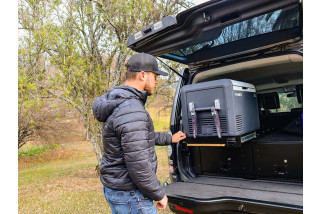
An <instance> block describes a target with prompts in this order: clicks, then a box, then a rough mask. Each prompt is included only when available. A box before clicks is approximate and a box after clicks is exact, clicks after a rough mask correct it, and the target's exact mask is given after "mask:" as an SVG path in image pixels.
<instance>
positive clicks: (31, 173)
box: [18, 108, 172, 214]
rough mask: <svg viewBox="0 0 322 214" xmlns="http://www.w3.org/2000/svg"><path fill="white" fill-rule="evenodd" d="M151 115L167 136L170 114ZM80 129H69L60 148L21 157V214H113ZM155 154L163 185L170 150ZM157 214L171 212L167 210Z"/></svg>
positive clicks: (159, 149)
mask: <svg viewBox="0 0 322 214" xmlns="http://www.w3.org/2000/svg"><path fill="white" fill-rule="evenodd" d="M148 111H149V113H150V115H151V118H152V119H153V121H154V126H155V131H160V132H168V127H169V118H170V114H169V112H165V111H161V110H160V109H157V108H149V109H148ZM71 123H72V124H75V121H72V122H71ZM80 127H81V126H78V127H70V129H69V131H68V132H69V133H70V134H69V135H68V136H67V138H66V136H65V137H64V138H62V139H60V142H64V143H60V147H59V148H55V149H52V150H48V151H46V152H44V153H42V154H39V155H33V156H19V172H18V173H19V175H18V176H19V178H18V187H19V189H18V192H19V195H18V199H19V202H18V205H19V207H18V211H19V213H33V214H34V213H77V214H79V213H85V214H86V213H111V211H110V208H109V206H108V204H107V202H106V201H105V198H104V195H103V193H102V184H101V182H100V179H99V177H98V176H97V174H96V171H95V166H96V163H97V162H96V157H95V153H94V150H93V147H92V144H91V143H90V142H88V141H80V139H81V138H82V131H83V130H81V129H80ZM65 142H68V143H65ZM56 143H59V142H56ZM31 144H33V143H31ZM156 152H157V156H158V171H157V176H158V179H159V180H160V182H161V183H163V182H164V181H165V180H166V178H167V177H168V174H169V173H168V158H167V147H156ZM158 213H172V212H171V211H170V210H169V209H167V210H165V211H158Z"/></svg>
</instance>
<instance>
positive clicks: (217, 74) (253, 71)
mask: <svg viewBox="0 0 322 214" xmlns="http://www.w3.org/2000/svg"><path fill="white" fill-rule="evenodd" d="M216 79H232V80H238V81H243V82H247V83H251V84H253V85H255V87H256V91H257V97H258V108H259V119H260V125H261V128H260V130H258V131H257V136H258V137H257V138H258V139H260V138H262V137H266V138H269V139H271V140H273V141H274V140H283V139H285V140H296V141H302V139H303V131H302V125H301V126H295V125H294V124H293V123H298V122H299V121H300V120H301V117H302V116H303V107H302V106H303V104H302V96H303V57H302V56H301V55H297V54H288V55H281V56H274V57H269V58H263V59H256V60H252V61H247V62H241V63H237V64H232V65H228V66H224V67H218V68H214V69H210V70H208V71H204V72H201V73H199V74H196V76H195V78H194V79H193V81H192V83H200V82H206V81H211V80H216ZM282 94H284V95H282ZM281 95H282V96H281ZM280 98H282V99H284V100H285V99H292V100H293V104H287V103H288V102H287V101H283V100H280ZM285 105H289V106H286V107H285ZM287 108H288V109H287ZM277 121H278V122H277ZM296 127H297V128H296ZM292 128H293V130H292Z"/></svg>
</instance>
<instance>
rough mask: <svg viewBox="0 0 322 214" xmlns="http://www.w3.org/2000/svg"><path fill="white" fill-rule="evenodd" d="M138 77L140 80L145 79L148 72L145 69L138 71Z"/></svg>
mask: <svg viewBox="0 0 322 214" xmlns="http://www.w3.org/2000/svg"><path fill="white" fill-rule="evenodd" d="M138 78H139V80H142V81H145V79H146V73H145V72H144V71H141V72H140V73H138Z"/></svg>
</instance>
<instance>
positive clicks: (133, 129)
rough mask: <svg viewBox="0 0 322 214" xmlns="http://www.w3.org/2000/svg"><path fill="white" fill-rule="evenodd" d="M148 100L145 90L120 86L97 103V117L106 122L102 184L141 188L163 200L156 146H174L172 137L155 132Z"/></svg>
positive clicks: (157, 199) (95, 114)
mask: <svg viewBox="0 0 322 214" xmlns="http://www.w3.org/2000/svg"><path fill="white" fill-rule="evenodd" d="M146 98H147V92H145V91H144V92H141V91H138V90H136V89H135V88H132V87H129V86H119V87H114V88H113V89H111V90H110V91H109V92H108V93H107V94H105V95H103V96H100V97H98V98H97V99H96V100H95V102H94V105H93V113H94V116H95V117H96V119H97V120H99V121H100V122H104V126H103V136H102V139H103V146H104V154H103V158H102V165H101V181H102V183H103V185H105V186H106V187H108V188H110V189H115V190H133V189H137V188H139V189H140V190H141V192H142V193H143V194H144V195H146V196H147V197H149V198H151V199H152V200H155V201H159V200H161V199H162V198H163V197H164V195H165V192H164V190H163V188H162V186H161V184H160V182H159V181H158V180H157V177H156V170H157V156H156V153H155V148H154V146H155V145H169V144H171V135H170V134H164V133H158V132H154V127H153V123H152V120H151V117H150V115H149V113H148V112H147V111H146V110H145V107H144V104H145V102H146Z"/></svg>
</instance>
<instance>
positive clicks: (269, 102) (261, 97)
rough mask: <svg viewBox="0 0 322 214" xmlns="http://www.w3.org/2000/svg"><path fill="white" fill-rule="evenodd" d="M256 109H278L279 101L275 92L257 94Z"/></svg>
mask: <svg viewBox="0 0 322 214" xmlns="http://www.w3.org/2000/svg"><path fill="white" fill-rule="evenodd" d="M257 97H258V107H259V108H264V109H278V108H280V99H279V96H278V93H277V92H272V93H266V94H257Z"/></svg>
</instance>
